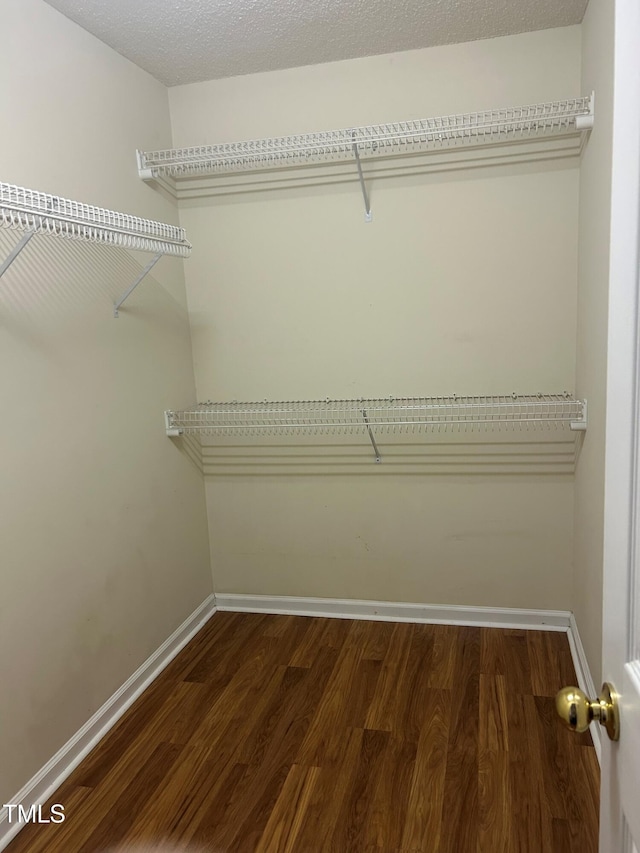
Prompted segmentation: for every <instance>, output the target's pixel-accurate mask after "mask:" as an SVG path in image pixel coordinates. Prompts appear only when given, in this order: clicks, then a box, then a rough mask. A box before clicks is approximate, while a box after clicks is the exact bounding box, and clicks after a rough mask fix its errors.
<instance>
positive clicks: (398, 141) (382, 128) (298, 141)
mask: <svg viewBox="0 0 640 853" xmlns="http://www.w3.org/2000/svg"><path fill="white" fill-rule="evenodd" d="M593 117H594V96H593V95H591V96H586V97H580V98H570V99H567V100H563V101H552V102H547V103H540V104H528V105H525V106H518V107H507V108H503V109H496V110H485V111H482V112H475V113H464V114H460V115H449V116H440V117H437V118H426V119H421V120H417V121H402V122H392V123H389V124H379V125H370V126H367V127H354V128H345V129H342V130H329V131H323V132H319V133H306V134H297V135H294V136H281V137H273V138H268V139H257V140H248V141H244V142H229V143H223V144H219V145H201V146H195V147H191V148H174V149H166V150H158V151H138V152H137V155H138V169H139V174H140V177H141V178H143V179H145V180H153V179H155V178H158V177H188V176H196V175H204V174H212V173H213V174H215V173H225V172H239V171H249V170H259V169H274V168H283V167H287V166H302V165H307V164H309V165H310V164H315V163H325V162H336V161H341V160H352V159H353V156H354V146H355V149H356V150H355V153H356V154H357V156H361V157H363V158H374V157H384V156H389V155H403V154H411V153H417V152H422V151H429V150H432V149H441V148H446V147H452V146H465V145H466V146H478V145H487V144H491V143H494V142H508V141H512V140H514V141H515V140H519V139H527V138H536V137H541V136H542V137H545V136H554V135H558V134H563V133H567V132H576V131H587V130H588V129H589V128H591V127H592V126H593Z"/></svg>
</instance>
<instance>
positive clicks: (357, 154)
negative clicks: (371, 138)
mask: <svg viewBox="0 0 640 853" xmlns="http://www.w3.org/2000/svg"><path fill="white" fill-rule="evenodd" d="M352 139H353V154H354V157H355V158H356V166H357V167H358V178H359V179H360V189H361V190H362V198H363V199H364V221H365V222H371V219H372V216H371V204H370V202H369V194H368V193H367V187H366V185H365V182H364V175H363V174H362V163H361V162H360V152H359V151H358V143H357V142H356V140H355V134H353V135H352Z"/></svg>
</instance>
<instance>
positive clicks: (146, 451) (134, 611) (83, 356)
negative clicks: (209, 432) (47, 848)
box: [0, 0, 211, 802]
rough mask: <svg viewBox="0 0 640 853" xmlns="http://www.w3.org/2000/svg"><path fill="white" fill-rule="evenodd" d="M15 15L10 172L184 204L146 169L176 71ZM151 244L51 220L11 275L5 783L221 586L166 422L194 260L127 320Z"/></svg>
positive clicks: (27, 769) (163, 270) (174, 271)
mask: <svg viewBox="0 0 640 853" xmlns="http://www.w3.org/2000/svg"><path fill="white" fill-rule="evenodd" d="M0 29H1V30H2V32H3V33H4V34H5V36H6V37H5V38H4V39H3V48H2V51H1V52H0V76H1V77H2V80H3V83H2V86H1V87H0V111H1V113H2V115H3V116H4V130H3V132H2V134H1V135H0V163H1V164H2V174H1V176H0V177H1V179H2V180H3V181H7V182H10V183H16V184H19V185H22V186H26V187H33V188H35V189H40V190H45V191H49V192H53V193H56V194H60V195H62V196H67V197H71V198H76V199H79V200H81V201H85V202H88V203H91V204H97V205H101V206H105V207H110V208H113V209H116V210H123V211H127V212H130V213H133V214H137V215H141V216H145V217H149V218H153V219H161V220H164V221H174V222H175V221H176V217H177V214H176V211H175V209H174V208H172V207H171V206H170V205H169V204H168V203H166V202H165V201H163V199H162V198H161V197H160V196H159V195H158V194H156V193H154V192H153V191H152V190H150V189H149V188H148V187H146V186H144V185H143V184H142V183H141V182H140V181H139V180H138V178H137V176H136V171H135V149H136V147H149V146H156V145H169V144H170V142H171V134H170V124H169V112H168V103H167V93H166V89H165V88H164V87H163V86H162V85H160V84H159V83H157V82H156V81H155V80H153V79H152V78H151V77H149V76H148V75H147V74H146V73H144V72H142V71H141V70H140V69H138V68H136V67H135V66H133V65H132V64H130V63H129V62H127V61H126V60H125V59H123V58H122V57H120V56H119V55H117V54H116V53H114V52H113V51H112V50H110V49H109V48H107V47H106V46H105V45H103V44H102V43H100V42H99V41H97V40H96V39H94V38H93V37H92V36H90V35H88V34H87V33H86V32H84V31H83V30H81V29H79V28H78V27H76V26H75V25H74V24H72V23H71V22H69V21H68V20H67V19H66V18H64V17H62V16H61V15H60V14H59V13H57V12H56V11H54V10H53V9H52V8H51V7H49V6H48V5H46V4H44V3H42V2H40V0H4V2H3V3H2V4H0ZM16 239H17V235H15V234H13V233H10V232H7V231H2V232H1V233H0V252H2V257H4V256H5V253H8V251H9V249H10V248H11V246H12V245H14V244H15V241H16ZM146 259H148V256H147V258H146ZM146 259H145V262H146ZM138 260H140V259H138ZM138 260H135V259H134V258H133V257H132V256H130V255H127V253H125V252H122V251H120V250H107V249H106V248H100V247H95V246H86V245H79V244H71V243H69V242H67V241H61V240H54V239H48V238H44V237H36V238H34V239H33V240H32V241H31V243H30V244H29V246H28V247H27V248H26V249H25V251H24V252H23V254H22V255H21V256H20V257H19V258H18V260H17V261H16V262H15V263H14V265H13V266H12V267H11V269H10V270H9V271H8V272H7V273H6V275H5V276H4V277H3V278H2V280H1V281H0V377H1V378H0V387H1V388H2V416H1V418H0V446H1V447H2V476H1V477H0V541H1V542H2V548H1V551H2V558H1V561H2V595H1V596H0V648H2V655H1V660H2V662H1V664H0V669H1V675H0V683H1V684H2V692H1V697H0V712H1V724H0V753H1V755H2V761H1V762H0V793H1V795H2V797H3V799H2V802H7V801H10V799H9V798H10V797H11V796H12V795H14V794H15V793H16V792H17V790H18V789H19V788H20V787H21V786H22V785H23V784H24V783H25V782H26V781H27V780H28V779H29V778H30V777H31V776H32V775H33V773H34V772H36V771H37V770H38V769H39V768H40V767H41V766H42V765H43V764H44V763H45V762H46V761H47V760H48V759H49V758H50V757H51V756H52V755H53V753H54V752H55V751H56V750H57V749H58V748H59V747H60V746H61V745H62V744H63V743H64V742H65V741H66V740H67V739H68V738H69V737H70V736H71V735H72V734H73V733H75V731H76V730H77V729H78V728H79V727H80V726H81V725H82V724H83V723H84V722H85V721H86V720H87V719H88V718H89V716H90V715H91V714H92V713H93V712H94V711H95V710H96V709H97V708H98V707H99V706H100V705H101V704H102V703H103V702H104V701H105V700H106V699H107V698H108V697H109V696H110V695H111V694H112V693H113V691H114V690H115V689H116V688H117V687H119V686H120V685H121V684H122V683H123V682H124V681H125V680H126V678H127V677H128V676H129V675H130V674H131V673H132V672H133V671H134V670H135V669H136V668H137V667H138V666H139V665H140V664H141V663H142V661H143V660H144V659H145V658H146V657H147V656H148V655H149V654H150V653H151V652H153V651H154V650H155V649H156V648H157V647H158V646H159V645H160V644H161V643H162V642H163V640H165V639H166V638H167V637H168V636H169V634H171V632H172V631H173V630H174V629H175V628H176V627H177V626H178V625H179V624H180V623H181V622H182V621H183V620H184V619H185V618H186V617H187V616H188V615H189V613H191V612H192V611H193V610H194V609H195V608H196V607H197V605H198V604H200V603H201V602H202V600H203V599H204V598H205V597H206V596H207V595H208V594H209V593H210V592H211V576H210V571H209V564H208V543H207V529H206V518H205V512H204V499H203V483H202V476H201V474H200V473H199V472H198V471H197V470H196V468H195V467H194V466H193V464H192V463H191V462H190V461H189V460H188V458H187V457H186V456H185V455H184V454H183V453H181V452H180V450H178V449H177V448H176V447H175V445H173V444H172V443H171V442H170V441H169V440H168V439H167V438H166V436H165V435H164V432H163V421H162V412H163V410H164V409H165V408H169V407H171V406H176V405H181V404H186V403H187V402H189V401H191V400H192V399H193V396H194V394H195V390H194V385H193V370H192V358H191V348H190V337H189V326H188V317H187V312H186V306H185V296H184V282H183V272H182V263H181V262H180V261H177V260H169V259H162V260H161V261H160V262H159V263H158V265H157V266H156V268H155V270H154V274H153V277H152V278H150V279H149V280H147V281H145V282H144V283H143V284H142V285H141V286H140V288H139V289H138V291H136V293H135V294H134V296H132V297H131V300H130V303H127V305H126V306H125V308H124V309H123V311H122V313H121V317H120V319H118V320H114V319H113V315H112V305H113V300H114V299H115V298H116V297H117V296H118V295H119V294H120V293H121V292H122V291H124V290H125V288H126V287H127V286H128V284H130V283H131V282H132V281H133V278H134V277H135V275H136V273H137V271H138V270H139V269H140V264H139V262H138Z"/></svg>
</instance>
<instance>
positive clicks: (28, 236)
mask: <svg viewBox="0 0 640 853" xmlns="http://www.w3.org/2000/svg"><path fill="white" fill-rule="evenodd" d="M35 233H36V232H35V231H27V233H26V234H23V235H22V238H21V239H20V241H19V242H18V243H16V245H15V247H14V248H13V249H12V251H11V252H10V253H9V255H8V257H7V259H6V260H5V261H4V263H3V264H2V265H1V266H0V278H2V276H3V275H4V274H5V273H6V271H7V270H8V269H9V267H10V266H11V264H12V263H13V262H14V261H15V259H16V258H17V257H18V255H19V254H20V252H21V251H22V250H23V249H24V247H25V246H26V245H27V243H28V242H29V240H30V239H31V238H32V237H33V235H34V234H35Z"/></svg>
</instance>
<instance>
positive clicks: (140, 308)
mask: <svg viewBox="0 0 640 853" xmlns="http://www.w3.org/2000/svg"><path fill="white" fill-rule="evenodd" d="M20 236H21V232H18V231H16V232H13V231H11V230H8V229H0V260H4V258H6V257H7V256H8V255H9V253H10V252H11V251H12V249H13V248H14V247H15V245H16V243H17V242H18V240H19V239H20ZM149 258H150V256H149V255H146V254H144V253H140V252H136V253H132V252H128V251H126V250H125V249H120V248H113V247H109V246H105V245H102V244H95V243H85V242H79V241H74V240H68V239H62V238H55V237H49V236H47V235H40V234H37V235H36V236H35V237H34V238H33V239H32V240H31V241H30V242H29V243H28V245H27V246H26V247H25V249H24V250H23V251H22V252H21V253H20V255H19V256H18V257H17V258H16V260H15V261H14V262H13V263H12V264H11V266H10V267H9V269H8V270H7V271H6V272H5V274H4V275H3V276H2V278H0V324H1V325H4V324H6V323H7V318H9V317H10V318H11V319H12V321H13V320H17V319H18V318H20V319H21V320H22V321H34V322H38V321H39V320H40V319H59V318H62V317H65V318H70V317H71V318H72V317H74V316H77V315H83V316H86V315H87V314H88V313H91V314H93V313H95V311H96V310H99V311H100V312H101V313H102V312H104V316H105V317H106V318H108V319H112V320H113V305H114V302H115V301H116V300H117V299H119V298H120V297H121V296H122V294H123V293H124V292H125V291H126V290H127V289H128V288H129V287H130V286H131V285H132V284H133V282H134V281H135V280H136V278H137V277H138V276H139V275H140V273H141V272H142V270H143V269H144V267H145V266H146V264H147V263H148V262H149ZM180 263H182V261H181V260H180V259H177V258H161V260H160V263H159V264H158V265H157V267H156V268H155V269H154V273H155V275H152V274H149V275H148V276H146V278H145V279H144V280H143V281H142V282H141V284H140V285H139V287H138V288H136V290H135V291H134V293H133V294H132V296H131V297H130V298H129V300H128V301H127V302H126V303H125V304H124V306H123V307H122V308H121V316H122V317H123V318H124V317H127V316H135V315H138V316H142V315H144V316H145V317H147V318H148V317H150V316H152V315H153V318H154V319H155V320H158V319H159V316H160V315H162V316H163V317H164V318H165V319H164V322H165V323H166V318H167V317H175V318H176V319H177V320H178V321H179V322H180V323H181V324H182V323H184V321H185V319H186V316H187V312H186V308H185V306H184V305H183V304H181V303H180V302H179V301H178V300H177V299H176V298H175V297H174V295H172V293H171V290H170V282H171V281H175V279H176V278H178V279H179V280H180V281H181V279H182V275H181V270H179V268H178V267H176V264H180ZM156 271H157V272H156ZM177 273H179V276H178V275H176V274H177Z"/></svg>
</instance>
